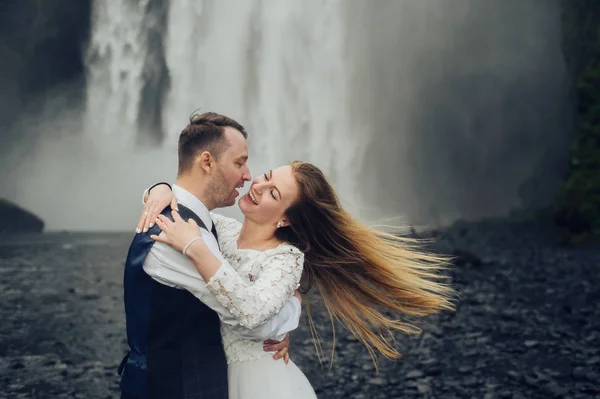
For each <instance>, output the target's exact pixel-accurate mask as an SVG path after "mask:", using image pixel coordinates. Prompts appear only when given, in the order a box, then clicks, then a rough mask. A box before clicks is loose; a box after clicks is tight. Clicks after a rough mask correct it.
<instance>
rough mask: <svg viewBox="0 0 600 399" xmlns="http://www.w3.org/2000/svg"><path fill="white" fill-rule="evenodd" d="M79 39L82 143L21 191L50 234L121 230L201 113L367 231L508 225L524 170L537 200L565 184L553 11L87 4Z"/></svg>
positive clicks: (308, 1) (440, 3) (127, 1)
mask: <svg viewBox="0 0 600 399" xmlns="http://www.w3.org/2000/svg"><path fill="white" fill-rule="evenodd" d="M91 29H92V31H91V35H90V41H89V44H88V50H87V54H88V55H87V59H86V65H87V87H86V92H87V98H86V103H85V109H84V111H83V114H82V115H81V120H82V128H81V130H82V131H81V132H73V131H71V132H70V133H71V134H70V135H69V136H68V137H60V138H56V139H55V138H53V139H52V140H51V141H48V142H43V145H42V146H41V147H40V148H41V149H40V151H39V152H38V156H37V157H36V161H35V162H36V163H35V166H34V167H31V168H30V169H29V172H30V173H29V174H28V179H29V180H28V181H31V182H34V183H35V184H33V183H32V185H31V187H28V188H27V189H21V191H20V192H19V195H20V196H21V197H22V198H26V200H25V205H29V206H30V207H31V208H32V209H33V210H34V211H38V212H40V213H41V216H42V217H43V218H44V219H46V221H47V224H48V226H49V228H51V229H57V228H61V229H62V228H68V229H79V230H93V229H100V230H122V229H131V228H132V227H133V226H134V225H135V219H136V217H137V215H138V214H139V211H140V203H139V196H140V195H141V192H142V190H143V188H145V187H147V186H148V185H149V184H151V183H152V182H155V181H157V180H169V181H172V180H173V179H174V176H175V173H176V164H177V162H176V147H177V136H178V134H179V132H180V131H181V129H182V128H183V127H184V126H185V125H186V123H187V120H188V117H189V115H190V114H191V113H192V112H193V111H194V110H197V109H200V111H209V110H210V111H215V112H219V113H222V114H225V115H227V116H230V117H233V118H234V119H236V120H238V121H239V122H241V123H242V124H243V125H244V126H245V127H246V129H247V130H248V132H249V138H248V143H249V151H250V161H249V164H250V168H251V171H252V172H253V174H259V173H262V172H264V171H266V170H268V169H270V168H272V167H276V166H279V165H281V164H284V163H287V162H290V161H292V160H295V159H300V160H305V161H310V162H313V163H315V164H316V165H318V166H319V167H321V168H322V169H323V171H324V172H325V173H326V175H327V176H328V177H329V178H330V180H331V181H332V183H333V185H334V186H335V188H336V189H337V191H338V193H339V194H340V196H341V198H342V201H343V202H344V204H345V205H346V206H347V207H348V209H349V210H350V211H351V212H352V213H353V214H355V215H356V216H357V217H359V218H361V219H364V220H374V219H381V218H388V217H397V216H401V217H403V218H404V220H406V221H409V222H411V223H417V224H437V225H439V224H445V223H448V222H452V221H453V220H456V219H457V218H461V217H464V218H480V217H486V216H502V215H506V214H507V213H508V212H509V211H510V210H511V209H513V208H515V207H518V206H519V205H521V203H522V198H521V196H520V190H521V188H522V186H523V183H525V182H527V181H528V179H530V177H531V176H532V174H533V173H534V171H535V170H536V168H538V169H539V168H544V169H547V172H545V174H544V176H545V177H548V179H547V181H550V183H549V184H548V185H544V186H543V187H542V186H539V187H538V186H533V187H534V188H533V189H531V188H530V191H532V190H533V192H534V193H535V195H534V196H535V197H536V200H537V199H540V200H541V202H543V200H544V199H546V200H547V199H551V198H552V195H553V194H552V193H553V187H554V186H552V184H554V185H555V183H556V181H557V180H558V179H560V170H561V167H562V166H561V165H563V164H564V158H565V156H566V151H565V150H564V148H565V146H566V145H567V143H568V140H569V134H568V133H569V129H570V125H569V121H570V119H569V118H570V114H569V111H568V110H569V106H568V104H569V102H568V92H567V84H566V70H565V67H564V61H563V58H562V54H561V50H560V6H559V0H544V1H536V0H529V1H523V0H504V1H502V2H493V1H487V2H484V1H481V0H452V1H448V0H427V1H413V0H378V1H376V2H367V1H364V0H303V1H297V0H245V1H236V0H218V1H217V0H170V1H168V2H165V1H161V0H110V1H105V0H95V1H94V3H93V10H92V28H91ZM73 112H75V111H73ZM73 112H71V114H72V113H73ZM67 114H68V113H67ZM71 114H68V115H70V117H71V116H72V115H71ZM63 115H65V113H64V112H63V113H61V114H59V115H58V116H57V118H62V117H63ZM49 160H53V161H52V162H50V161H49ZM49 169H50V170H53V171H54V170H57V171H58V172H56V173H53V176H54V175H56V176H60V178H54V177H53V178H48V176H47V175H44V174H42V173H41V172H40V171H47V170H49ZM32 170H36V171H38V172H36V173H37V174H35V173H33V174H32ZM34 175H35V176H37V177H32V176H34ZM36 184H37V185H39V184H44V185H45V187H46V188H47V189H53V190H54V191H55V192H60V193H63V194H61V195H58V196H57V198H56V199H54V202H51V204H52V205H53V207H51V206H49V205H48V204H46V203H41V201H40V200H38V199H36V197H35V193H36V191H34V190H33V188H35V187H36ZM38 187H39V186H38ZM115 199H116V201H118V204H119V205H116V206H117V207H118V209H119V211H117V212H113V213H110V214H107V212H106V211H104V208H106V207H107V206H108V205H107V204H108V203H114V202H115ZM59 204H66V205H67V208H68V209H69V210H70V212H69V213H68V214H67V215H65V214H64V213H61V212H56V211H55V209H56V207H57V205H59ZM226 213H229V214H234V215H238V216H239V214H238V213H237V212H236V211H235V209H234V210H229V211H226ZM397 221H398V220H396V222H397Z"/></svg>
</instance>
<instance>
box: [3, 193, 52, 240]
mask: <svg viewBox="0 0 600 399" xmlns="http://www.w3.org/2000/svg"><path fill="white" fill-rule="evenodd" d="M43 230H44V221H43V220H42V219H40V218H39V217H37V216H35V215H34V214H32V213H31V212H28V211H26V210H25V209H23V208H21V207H20V206H18V205H16V204H13V203H12V202H10V201H8V200H5V199H2V198H0V233H39V232H41V231H43Z"/></svg>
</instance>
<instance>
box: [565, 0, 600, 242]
mask: <svg viewBox="0 0 600 399" xmlns="http://www.w3.org/2000/svg"><path fill="white" fill-rule="evenodd" d="M563 48H564V54H565V60H566V62H567V67H568V69H569V72H570V75H571V78H572V88H573V98H574V106H575V107H576V112H575V113H576V119H575V124H576V126H575V128H574V131H575V134H574V135H573V139H572V141H571V148H570V164H569V170H568V172H567V174H566V176H565V179H564V181H563V183H562V185H561V188H560V190H559V193H558V196H557V200H556V206H555V214H554V216H555V219H556V222H557V223H558V224H559V226H561V227H562V228H563V230H564V233H565V237H564V238H565V241H567V242H571V243H577V242H585V241H591V240H599V239H600V2H598V1H595V0H564V2H563Z"/></svg>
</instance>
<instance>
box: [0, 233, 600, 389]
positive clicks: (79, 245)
mask: <svg viewBox="0 0 600 399" xmlns="http://www.w3.org/2000/svg"><path fill="white" fill-rule="evenodd" d="M547 232H548V230H547V229H546V228H544V226H536V225H531V224H522V223H521V224H519V223H509V222H489V223H478V224H462V225H456V226H454V227H453V228H451V229H449V230H447V231H445V232H442V234H441V236H440V241H439V242H440V244H439V245H440V248H443V250H444V251H449V252H453V253H455V255H457V257H458V258H457V265H456V266H455V267H454V268H453V269H452V271H451V275H452V277H453V278H454V282H455V286H456V287H457V289H458V291H459V293H460V295H461V299H460V302H459V305H458V309H457V312H456V313H446V314H442V315H439V316H435V317H431V318H428V319H427V320H424V321H423V322H422V323H421V324H420V325H421V326H422V328H423V333H422V334H420V335H419V336H415V337H410V338H407V337H398V345H399V347H400V348H401V351H402V353H403V354H404V357H403V358H402V359H400V360H398V361H386V360H382V359H380V360H379V373H376V371H375V369H374V366H373V363H372V362H371V360H370V358H369V355H368V353H367V351H366V350H365V349H364V348H362V347H361V345H360V343H358V341H356V340H355V339H353V338H352V337H351V336H350V335H349V334H348V333H347V332H345V331H344V330H341V329H338V331H337V341H336V345H335V347H336V356H335V360H334V363H333V367H332V368H331V370H330V368H329V365H328V364H327V363H326V362H325V363H324V364H322V365H321V364H320V363H319V360H318V358H317V356H316V353H315V350H314V347H313V345H312V342H311V341H310V334H309V332H308V329H307V327H306V325H305V324H303V325H302V326H301V328H300V329H299V330H298V331H296V332H294V334H293V336H292V359H293V360H294V361H295V362H296V363H297V364H298V365H299V366H300V367H301V369H302V370H303V371H304V372H305V374H306V375H307V376H308V378H309V379H310V381H311V382H312V384H313V386H314V387H315V390H316V391H317V394H318V395H319V397H320V398H356V399H358V398H485V399H492V398H595V397H600V306H599V305H598V303H599V302H600V288H599V287H600V248H599V247H595V248H594V247H588V248H578V249H573V248H563V247H560V246H558V245H556V244H554V243H553V241H552V240H551V239H550V238H549V237H548V234H547ZM130 238H131V235H127V234H58V233H57V234H43V235H42V234H33V235H12V236H8V235H2V236H0V292H1V293H2V296H1V298H2V300H1V302H0V317H1V320H2V322H1V323H0V398H11V399H12V398H90V399H92V398H117V397H118V396H119V392H118V377H117V375H116V368H117V366H118V363H119V361H120V359H121V357H122V355H123V353H124V351H125V333H124V319H123V306H122V288H121V277H122V263H123V259H124V257H125V254H126V250H127V246H128V244H129V240H130ZM313 311H314V310H313ZM315 320H316V324H317V326H318V328H319V330H320V332H321V335H322V337H323V338H324V339H325V341H326V343H325V345H324V350H325V356H326V357H328V356H329V353H328V352H330V350H331V343H330V342H331V339H330V337H331V335H330V325H329V322H328V321H327V319H326V317H325V315H324V314H323V312H319V311H317V312H316V314H315ZM328 342H329V344H327V343H328Z"/></svg>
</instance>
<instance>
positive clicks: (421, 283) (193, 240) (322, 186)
mask: <svg viewBox="0 0 600 399" xmlns="http://www.w3.org/2000/svg"><path fill="white" fill-rule="evenodd" d="M153 195H154V193H151V197H152V196H153ZM171 200H172V196H170V195H166V196H164V198H160V200H158V201H159V203H160V204H161V205H163V206H166V205H167V204H169V203H170V202H171ZM153 201H154V202H155V203H156V201H157V200H156V198H154V199H153ZM238 204H239V207H240V209H241V211H242V213H243V214H244V222H243V223H242V224H240V223H239V222H237V221H235V220H233V219H229V218H225V217H223V216H218V215H216V214H213V217H214V220H215V225H216V228H217V231H218V235H219V242H220V245H221V250H222V252H223V254H224V255H225V256H226V257H227V259H228V261H229V262H230V263H231V265H232V266H233V268H235V269H236V270H230V269H225V268H223V267H221V264H220V262H219V261H218V260H217V258H215V257H214V256H213V255H212V254H211V253H210V250H209V249H208V248H207V246H206V245H205V244H204V243H203V242H202V240H201V239H199V236H200V234H199V230H198V226H197V225H196V224H195V223H194V222H193V221H190V222H185V221H183V220H182V219H181V218H180V217H179V216H178V214H177V213H176V212H173V217H174V221H173V222H171V221H170V220H169V219H167V218H165V217H164V216H162V215H161V216H159V218H158V219H157V224H158V225H159V227H160V228H161V230H162V231H163V232H164V233H165V235H164V237H163V236H160V237H159V236H153V238H154V239H155V240H157V241H161V242H165V243H167V244H169V245H171V246H173V247H174V248H176V249H178V250H180V251H183V252H184V253H185V254H186V255H187V256H189V257H190V258H191V260H192V262H193V263H194V265H195V267H196V269H197V270H198V272H199V273H200V274H201V276H202V277H203V279H204V280H205V281H207V282H208V283H207V287H209V289H210V290H211V292H212V293H213V294H215V296H216V297H217V298H218V299H219V301H220V302H221V303H222V304H223V305H225V306H226V307H227V308H228V309H229V310H230V311H231V312H232V313H233V314H234V315H235V314H238V315H241V316H242V319H244V321H243V323H245V324H246V325H247V326H249V327H252V326H255V325H257V324H256V323H258V324H260V323H261V322H263V321H264V320H266V319H267V318H269V317H270V316H272V315H273V314H274V313H275V312H278V311H279V309H281V307H282V306H283V303H284V301H285V299H286V298H287V297H289V296H291V295H293V293H294V291H295V290H296V288H298V287H300V290H301V291H302V292H307V291H308V290H309V289H310V287H312V286H313V285H314V286H315V287H316V289H317V290H318V291H319V293H320V295H321V296H322V297H323V300H324V304H325V306H326V308H327V311H328V312H329V315H330V317H332V318H334V319H337V320H340V321H342V322H343V323H344V325H345V326H346V327H347V328H348V329H349V330H350V331H351V332H352V333H353V334H354V336H356V337H357V338H358V339H359V340H360V341H361V342H362V343H363V344H364V345H365V346H366V347H367V349H368V350H369V352H370V353H371V355H372V356H373V357H374V354H375V351H377V352H380V353H381V354H382V355H383V356H385V357H386V358H390V359H391V358H398V357H400V353H398V351H397V350H396V348H395V347H394V345H393V343H394V339H393V332H395V331H400V332H403V333H414V332H417V331H418V328H417V327H415V326H412V325H410V324H408V323H406V322H404V321H402V320H397V319H393V318H391V317H390V316H388V315H386V314H385V313H384V312H383V311H384V310H386V309H387V310H391V311H398V312H400V313H404V314H406V315H411V316H415V315H416V316H424V315H429V314H433V313H438V312H439V311H440V310H442V309H446V310H453V308H454V307H453V304H452V295H453V291H452V289H451V288H450V287H449V286H448V285H445V284H443V283H440V282H439V280H440V279H442V278H443V276H442V275H440V274H439V273H438V272H439V270H440V269H442V268H443V267H444V266H445V265H446V263H447V260H446V259H445V258H443V257H441V256H438V255H434V254H430V253H427V252H425V251H423V250H421V249H420V248H419V243H418V242H417V241H416V240H413V239H408V238H400V237H396V236H393V235H391V234H386V233H383V232H380V231H377V230H375V229H372V228H370V227H368V226H366V225H364V224H362V223H360V222H358V221H356V220H355V219H354V218H352V217H351V216H350V215H349V214H348V213H347V212H346V211H345V210H344V209H343V208H342V207H341V205H340V202H339V200H338V198H337V195H336V193H335V191H334V190H333V188H332V187H331V185H330V184H329V183H328V181H327V180H326V178H325V176H324V175H323V173H322V172H321V171H320V170H319V169H318V168H317V167H315V166H313V165H311V164H309V163H305V162H294V163H292V164H291V165H288V166H283V167H280V168H277V169H275V170H273V171H270V172H269V173H266V174H265V175H263V176H260V177H258V178H257V179H255V180H254V181H253V183H252V186H251V187H250V190H249V191H248V193H247V194H246V195H244V196H243V197H242V198H241V199H240V201H239V203H238ZM232 275H234V276H232ZM265 276H267V277H266V278H264V279H263V277H265ZM273 293H274V294H273ZM308 317H309V321H312V319H311V317H310V312H309V314H308ZM310 326H311V331H312V332H313V337H314V336H315V333H316V331H314V326H313V323H312V322H311V323H310ZM374 331H375V332H374ZM223 343H224V347H225V352H226V355H227V357H228V363H229V370H228V372H229V391H230V393H229V394H230V397H231V398H263V397H290V398H309V397H315V394H314V391H313V390H312V388H311V387H310V384H309V383H308V380H307V379H306V377H304V375H303V374H302V373H301V372H300V371H299V370H298V368H297V367H296V366H295V365H294V364H293V363H290V364H291V366H290V365H287V366H286V365H284V364H282V363H281V362H276V361H273V360H272V359H270V357H269V355H268V354H265V353H264V352H262V347H260V346H259V347H258V348H257V347H256V343H253V342H251V341H246V340H243V339H241V338H239V337H237V336H235V334H233V333H232V332H228V331H227V330H226V327H225V326H224V327H223ZM259 345H260V344H259ZM259 352H261V353H260V354H259Z"/></svg>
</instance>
